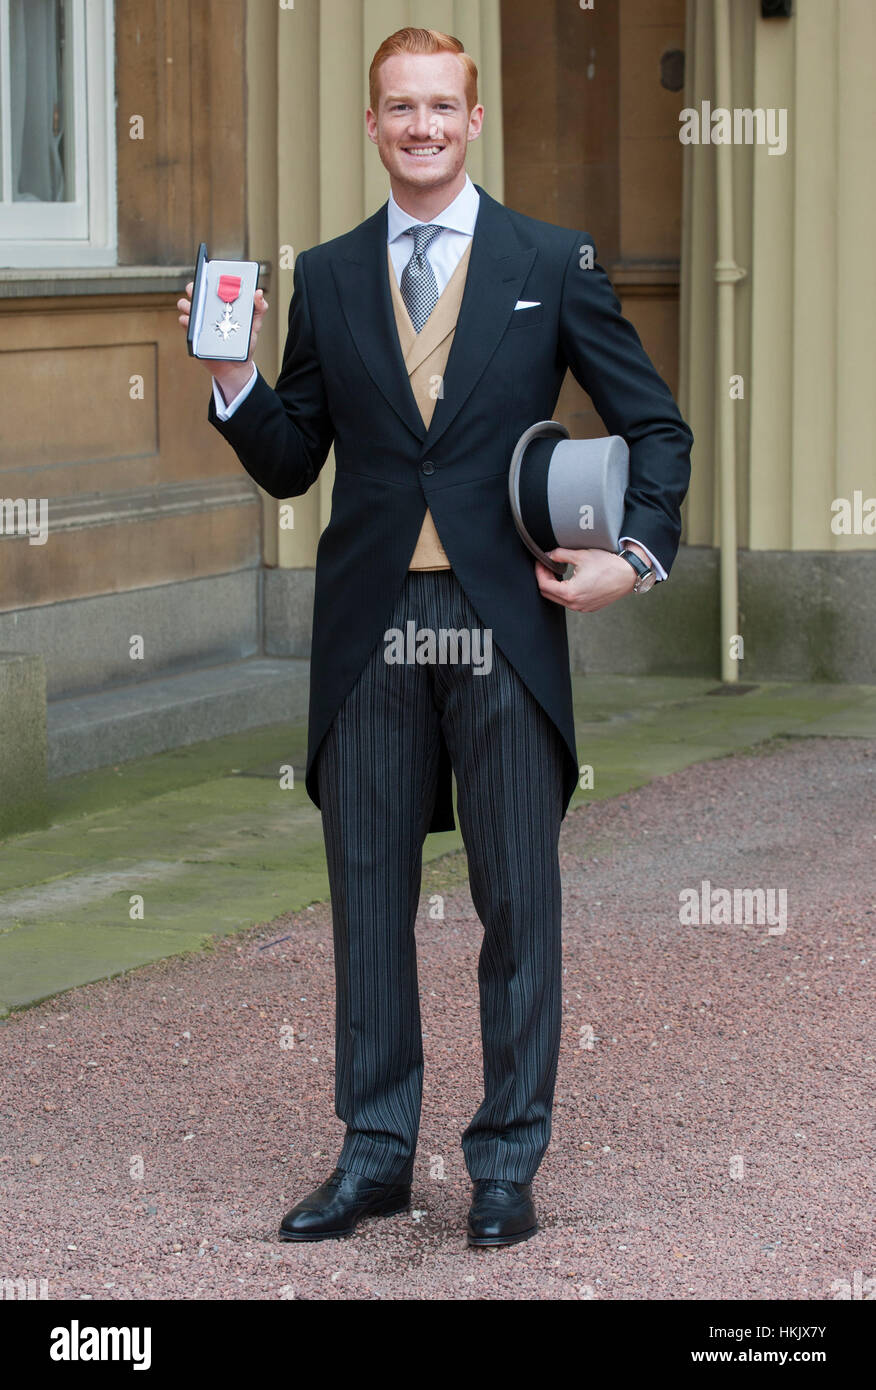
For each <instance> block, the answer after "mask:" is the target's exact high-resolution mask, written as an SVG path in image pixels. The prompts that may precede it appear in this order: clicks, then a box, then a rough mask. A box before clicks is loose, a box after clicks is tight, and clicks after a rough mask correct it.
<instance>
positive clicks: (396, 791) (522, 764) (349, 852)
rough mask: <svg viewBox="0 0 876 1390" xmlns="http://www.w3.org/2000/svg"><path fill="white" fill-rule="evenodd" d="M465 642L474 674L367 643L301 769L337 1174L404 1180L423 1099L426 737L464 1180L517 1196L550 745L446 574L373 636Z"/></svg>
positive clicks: (554, 992) (554, 866)
mask: <svg viewBox="0 0 876 1390" xmlns="http://www.w3.org/2000/svg"><path fill="white" fill-rule="evenodd" d="M411 623H413V624H415V625H416V632H417V635H418V637H419V635H420V634H422V632H423V630H426V631H427V632H431V633H433V634H436V640H437V636H438V634H440V630H441V629H444V630H455V631H457V632H459V631H464V630H467V631H468V632H469V633H479V634H480V635H481V646H480V647H479V648H478V647H473V649H472V650H473V652H474V653H475V655H476V657H477V659H478V661H479V662H480V665H481V666H482V668H483V670H482V673H481V674H478V667H477V665H476V664H475V661H470V662H468V663H465V662H464V661H460V660H459V659H457V660H456V661H454V660H453V659H452V657H451V650H452V649H451V648H450V647H448V648H447V650H446V653H445V659H444V660H443V661H442V660H440V659H437V658H439V657H440V654H441V649H440V645H438V646H437V647H436V652H435V653H434V655H435V657H436V659H435V660H430V661H426V662H424V663H423V664H420V663H418V662H413V663H411V662H401V663H399V662H395V663H390V662H388V661H387V659H386V653H387V643H386V642H385V641H384V640H381V641H380V642H379V643H378V644H377V646H376V647H375V649H374V651H373V652H372V654H371V657H370V658H369V660H368V662H367V663H366V665H365V667H364V669H363V670H362V672H361V673H360V675H359V677H358V679H357V681H356V683H355V685H354V686H353V688H352V689H351V691H350V693H349V694H348V696H347V698H346V700H345V701H344V703H343V705H342V706H341V708H340V709H339V711H338V714H337V716H336V718H335V719H334V721H333V723H332V725H331V727H330V729H329V731H328V733H327V734H326V736H325V738H324V740H323V743H322V745H321V748H320V752H319V755H318V765H317V776H318V781H319V794H320V802H321V809H322V822H323V831H324V835H325V844H326V857H327V861H328V871H329V887H330V893H331V905H332V921H333V934H334V958H335V980H336V1027H335V1108H336V1112H337V1115H338V1117H339V1118H340V1119H341V1120H342V1121H343V1123H344V1124H345V1126H346V1134H345V1138H344V1143H343V1147H342V1150H341V1154H340V1157H339V1159H338V1166H339V1167H342V1168H346V1169H349V1170H350V1171H352V1172H354V1173H359V1174H361V1175H362V1176H364V1177H369V1178H372V1179H374V1180H375V1181H378V1182H397V1181H410V1178H411V1175H412V1171H413V1163H414V1152H415V1148H416V1142H417V1133H418V1129H419V1121H420V1104H421V1097H422V1084H423V1045H422V1034H421V1027H420V1005H419V991H418V983H417V955H416V944H415V939H414V924H415V918H416V913H417V907H418V902H419V895H420V884H421V876H422V849H423V841H424V839H425V836H426V833H427V830H428V826H429V823H430V820H431V815H432V807H433V804H434V799H435V792H436V786H437V771H438V754H439V731H440V732H443V735H444V739H445V742H446V745H447V750H448V753H449V755H450V760H451V763H452V766H453V771H454V775H455V778H456V784H457V814H458V819H459V825H460V830H461V833H462V838H463V842H464V844H465V849H466V854H467V858H468V874H469V884H470V887H471V895H472V901H473V902H474V906H475V909H476V911H477V914H478V917H479V918H480V921H481V923H482V926H483V929H484V935H483V941H482V945H481V950H480V956H479V963H478V985H479V994H480V1015H481V1040H482V1046H483V1077H484V1098H483V1101H482V1103H481V1104H480V1106H479V1108H478V1110H477V1113H476V1114H475V1116H474V1118H473V1119H472V1120H471V1122H470V1124H469V1125H468V1127H467V1129H466V1130H465V1132H464V1134H463V1135H462V1149H463V1155H464V1158H465V1164H466V1167H467V1169H468V1172H469V1174H470V1176H471V1178H472V1179H475V1178H490V1177H493V1178H505V1179H510V1180H512V1181H515V1182H528V1181H530V1179H531V1178H532V1176H533V1174H534V1173H535V1171H536V1169H537V1167H538V1165H539V1163H540V1162H541V1159H542V1157H543V1155H544V1152H545V1150H546V1148H547V1146H548V1142H549V1140H550V1132H551V1107H552V1103H553V1093H554V1085H555V1080H556V1070H557V1058H558V1053H559V1043H560V1023H561V1008H562V998H561V987H562V965H561V918H562V900H561V884H560V872H559V861H558V851H557V845H558V840H559V832H560V823H561V820H562V810H563V756H564V754H563V744H562V739H561V736H560V734H559V733H558V731H557V730H556V728H555V727H554V725H553V724H552V722H551V721H550V719H549V718H548V716H547V715H546V714H545V713H544V711H543V710H542V708H541V706H540V705H539V704H538V702H537V701H536V700H535V698H534V696H533V695H531V694H530V692H529V690H528V689H527V688H526V686H525V685H524V684H523V682H522V681H521V679H520V677H519V676H518V675H517V673H516V671H515V670H514V669H513V667H512V666H511V665H510V664H509V662H508V661H507V660H506V658H505V657H504V655H503V654H502V652H501V651H500V650H499V649H498V648H497V647H496V646H495V644H493V645H492V650H491V652H490V669H489V670H488V669H487V665H488V662H487V660H486V652H487V650H488V649H489V639H488V638H487V637H486V634H485V630H484V627H483V624H482V623H481V620H480V618H479V617H478V614H477V613H476V611H475V609H474V608H473V607H472V605H471V603H470V602H469V600H468V598H467V596H466V594H465V592H464V591H463V589H462V587H461V585H460V584H459V582H458V580H457V579H456V577H455V575H454V574H453V572H452V570H439V571H409V573H408V576H407V578H406V580H405V583H404V586H403V588H402V590H401V593H400V595H399V598H398V600H397V602H396V604H395V608H394V611H393V614H392V617H391V619H390V622H389V627H390V628H391V629H395V630H396V631H398V632H400V633H401V634H403V635H404V637H405V638H407V639H408V655H409V656H410V638H411V637H412V636H413V632H412V629H411V628H410V627H409V626H408V625H409V624H411Z"/></svg>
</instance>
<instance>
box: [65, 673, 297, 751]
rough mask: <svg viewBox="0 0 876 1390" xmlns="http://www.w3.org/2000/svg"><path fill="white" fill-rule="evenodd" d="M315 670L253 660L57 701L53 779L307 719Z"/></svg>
mask: <svg viewBox="0 0 876 1390" xmlns="http://www.w3.org/2000/svg"><path fill="white" fill-rule="evenodd" d="M309 678H310V662H309V661H307V660H304V659H303V658H300V657H289V658H282V659H280V658H271V657H267V658H266V657H250V658H249V659H247V660H244V661H234V662H230V663H228V664H226V665H222V666H209V667H199V668H198V669H197V670H193V671H183V672H180V673H179V674H178V675H174V676H164V677H160V678H158V679H155V680H147V681H143V682H141V683H140V684H138V685H129V686H121V687H118V688H116V689H114V690H107V691H101V692H99V693H97V694H92V695H77V696H74V697H72V698H69V699H64V700H52V701H50V702H49V704H48V707H47V732H48V775H49V778H55V777H67V776H70V775H71V774H72V773H75V772H88V771H90V770H91V769H92V768H96V767H108V766H110V765H112V764H114V763H119V762H128V761H129V760H130V759H132V758H145V757H149V756H151V755H152V754H153V753H164V752H167V750H168V749H170V748H181V747H184V746H185V745H186V744H190V743H201V742H202V741H203V740H205V739H211V738H220V737H221V736H222V735H223V734H233V733H240V732H241V730H244V729H256V728H259V727H262V726H264V725H266V724H286V723H298V722H303V721H305V720H306V718H307V702H308V689H309Z"/></svg>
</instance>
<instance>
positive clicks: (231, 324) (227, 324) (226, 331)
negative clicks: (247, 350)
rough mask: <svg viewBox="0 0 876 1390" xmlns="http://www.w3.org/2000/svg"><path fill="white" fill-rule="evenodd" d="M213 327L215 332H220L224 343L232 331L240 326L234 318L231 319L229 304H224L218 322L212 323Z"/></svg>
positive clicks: (234, 331)
mask: <svg viewBox="0 0 876 1390" xmlns="http://www.w3.org/2000/svg"><path fill="white" fill-rule="evenodd" d="M213 327H214V328H215V330H216V332H217V333H218V334H220V336H221V337H222V340H223V342H226V343H227V342H228V339H229V338H230V337H231V335H232V333H236V332H237V330H238V328H239V327H240V324H239V323H238V322H237V321H236V320H235V319H232V317H231V305H230V304H226V305H225V310H224V313H223V315H222V317H221V319H220V320H219V322H218V323H214V324H213Z"/></svg>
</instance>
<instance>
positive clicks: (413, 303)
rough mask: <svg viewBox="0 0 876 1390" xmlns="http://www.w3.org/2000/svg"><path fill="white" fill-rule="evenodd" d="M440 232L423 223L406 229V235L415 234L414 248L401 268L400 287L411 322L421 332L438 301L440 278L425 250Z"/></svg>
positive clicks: (434, 227) (439, 228) (441, 229)
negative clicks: (402, 268) (409, 257)
mask: <svg viewBox="0 0 876 1390" xmlns="http://www.w3.org/2000/svg"><path fill="white" fill-rule="evenodd" d="M441 231H443V228H442V227H436V226H434V225H431V224H424V225H422V226H419V227H408V229H407V231H406V232H405V236H410V237H413V239H414V249H413V251H412V252H411V259H410V260H409V261H408V263H407V265H406V266H405V268H404V270H403V271H402V277H401V284H400V286H399V288H400V289H401V296H402V299H403V300H404V302H405V308H406V309H407V311H408V313H409V314H410V316H411V323H412V324H413V325H414V328H415V329H416V331H417V332H418V333H419V331H420V329H421V328H423V327H424V325H425V323H426V321H427V319H428V317H429V315H430V314H431V312H432V310H433V309H434V308H435V305H436V304H437V303H438V281H437V280H436V279H435V272H434V270H433V269H432V266H431V265H430V263H429V257H428V256H427V255H426V252H427V251H428V250H429V247H430V246H431V245H432V242H433V241H434V240H435V238H436V236H438V234H439V232H441Z"/></svg>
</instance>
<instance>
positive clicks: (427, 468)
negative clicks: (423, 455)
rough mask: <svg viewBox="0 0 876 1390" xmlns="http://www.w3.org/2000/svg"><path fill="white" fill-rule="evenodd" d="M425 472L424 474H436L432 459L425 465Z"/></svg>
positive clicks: (427, 460)
mask: <svg viewBox="0 0 876 1390" xmlns="http://www.w3.org/2000/svg"><path fill="white" fill-rule="evenodd" d="M423 472H424V473H434V472H435V465H434V463H432V461H431V459H426V462H425V463H424V464H423Z"/></svg>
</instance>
